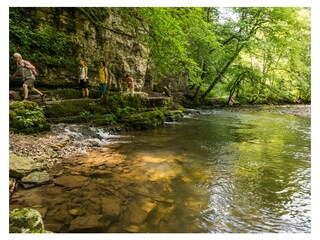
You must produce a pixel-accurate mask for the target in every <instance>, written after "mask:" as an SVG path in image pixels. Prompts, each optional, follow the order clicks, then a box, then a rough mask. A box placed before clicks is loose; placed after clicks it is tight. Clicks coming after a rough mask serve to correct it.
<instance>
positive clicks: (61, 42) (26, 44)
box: [9, 8, 78, 71]
mask: <svg viewBox="0 0 320 240" xmlns="http://www.w3.org/2000/svg"><path fill="white" fill-rule="evenodd" d="M33 14H36V9H35V8H10V20H9V23H10V28H9V35H10V45H9V46H10V49H9V51H10V55H12V54H13V53H14V52H19V53H21V54H22V56H23V58H24V59H28V60H31V61H32V62H33V63H34V64H36V65H37V67H38V68H40V69H41V66H45V65H49V66H56V67H67V69H68V70H69V71H72V69H74V68H75V66H76V62H75V60H74V51H75V50H76V49H77V48H78V46H77V44H75V42H74V41H73V39H72V38H71V37H70V35H69V34H68V33H66V32H63V31H61V30H60V29H59V28H58V27H57V26H54V25H52V24H49V23H44V22H40V23H39V22H36V21H35V20H34V19H35V18H34V16H33ZM11 67H12V69H11V70H14V68H15V64H11Z"/></svg>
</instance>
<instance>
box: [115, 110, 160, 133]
mask: <svg viewBox="0 0 320 240" xmlns="http://www.w3.org/2000/svg"><path fill="white" fill-rule="evenodd" d="M165 120H166V117H165V113H164V111H163V110H162V109H158V110H153V111H147V112H140V113H134V114H132V115H127V116H126V117H124V118H123V119H121V120H120V121H121V122H123V123H125V124H127V125H129V127H130V128H131V129H134V130H145V129H152V128H155V127H157V126H160V125H162V124H163V123H164V122H165Z"/></svg>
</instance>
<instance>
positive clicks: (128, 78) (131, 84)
mask: <svg viewBox="0 0 320 240" xmlns="http://www.w3.org/2000/svg"><path fill="white" fill-rule="evenodd" d="M125 81H126V84H127V93H129V94H130V95H131V97H133V95H134V80H133V78H132V77H131V76H130V74H128V73H127V74H126V79H125Z"/></svg>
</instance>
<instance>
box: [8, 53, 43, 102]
mask: <svg viewBox="0 0 320 240" xmlns="http://www.w3.org/2000/svg"><path fill="white" fill-rule="evenodd" d="M13 58H14V60H15V61H16V63H17V71H16V72H15V73H14V74H13V75H12V79H15V77H16V76H17V75H18V74H21V75H22V81H23V85H22V88H23V101H28V94H29V90H28V88H30V90H31V91H32V92H35V93H38V94H39V95H40V96H41V100H42V101H44V100H45V94H43V93H42V92H40V91H39V90H38V89H36V88H35V87H34V81H35V80H36V76H35V75H34V74H33V71H32V69H34V68H35V67H34V66H33V65H32V64H31V63H30V62H28V61H26V60H23V59H22V56H21V54H20V53H15V54H13Z"/></svg>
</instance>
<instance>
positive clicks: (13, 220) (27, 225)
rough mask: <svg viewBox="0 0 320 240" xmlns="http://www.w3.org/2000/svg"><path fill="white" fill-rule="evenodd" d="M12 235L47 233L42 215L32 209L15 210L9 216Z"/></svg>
mask: <svg viewBox="0 0 320 240" xmlns="http://www.w3.org/2000/svg"><path fill="white" fill-rule="evenodd" d="M9 232H10V233H45V232H46V230H45V229H44V225H43V220H42V217H41V214H40V213H39V212H38V211H36V210H34V209H31V208H23V209H21V210H20V209H14V210H13V211H11V212H10V215H9Z"/></svg>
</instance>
